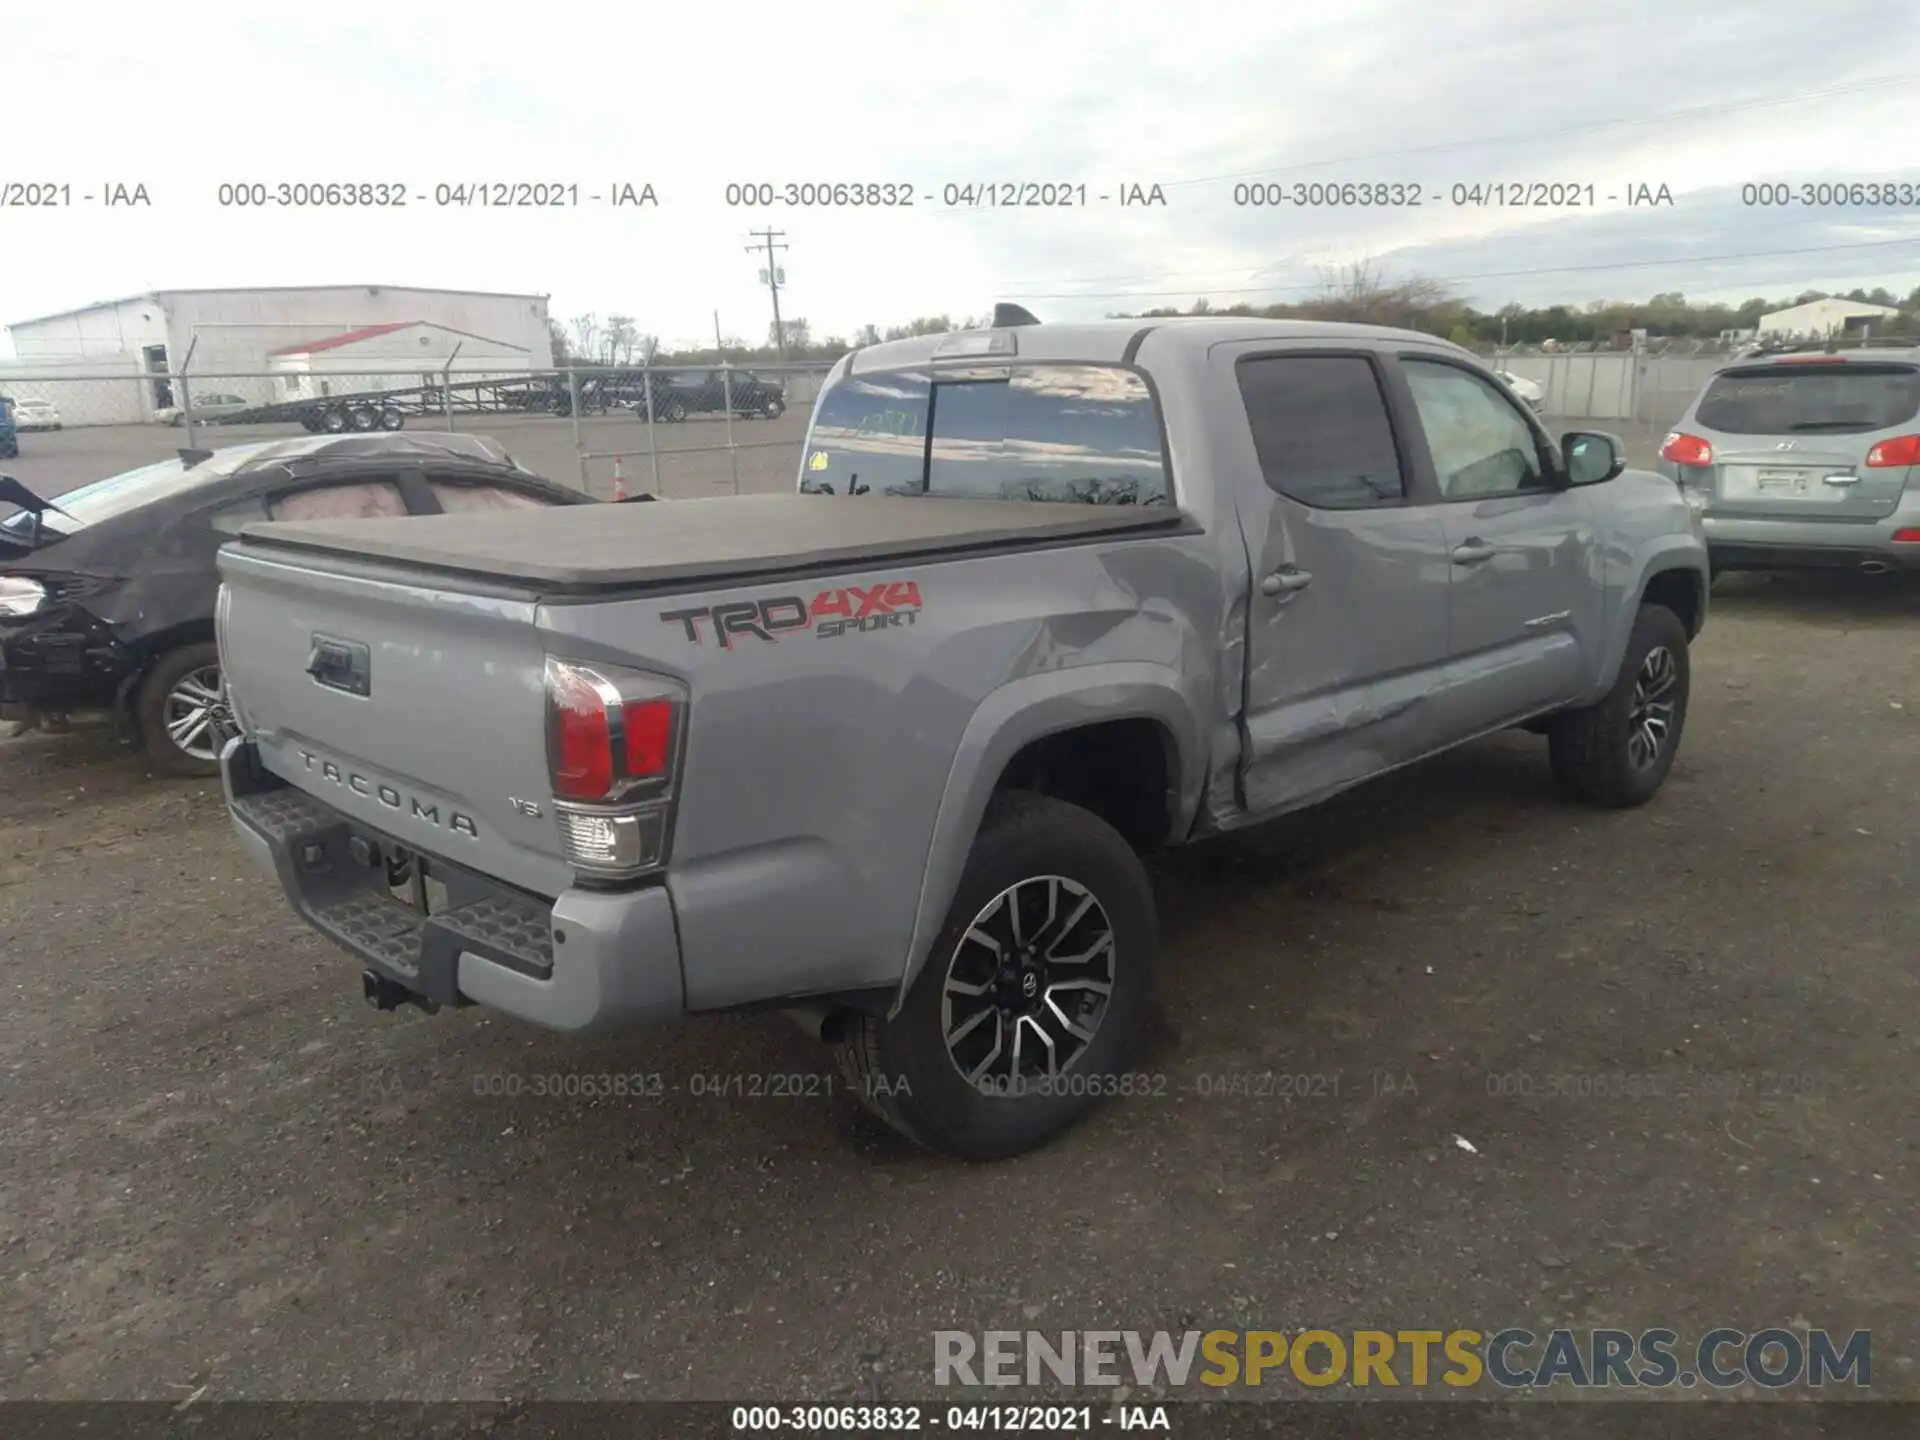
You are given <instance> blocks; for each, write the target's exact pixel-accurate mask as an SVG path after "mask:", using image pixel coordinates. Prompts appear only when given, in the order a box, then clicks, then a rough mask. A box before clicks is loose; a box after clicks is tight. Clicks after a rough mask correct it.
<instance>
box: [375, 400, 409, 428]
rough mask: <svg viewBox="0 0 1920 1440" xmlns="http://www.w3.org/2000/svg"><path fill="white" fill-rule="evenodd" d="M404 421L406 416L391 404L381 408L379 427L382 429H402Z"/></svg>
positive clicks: (405, 421)
mask: <svg viewBox="0 0 1920 1440" xmlns="http://www.w3.org/2000/svg"><path fill="white" fill-rule="evenodd" d="M406 423H407V417H406V416H405V415H403V414H402V413H401V412H400V411H399V410H397V409H395V408H394V407H393V406H391V405H388V406H385V407H383V408H382V409H381V411H380V428H381V429H382V430H399V429H402V428H403V427H404V426H405V425H406Z"/></svg>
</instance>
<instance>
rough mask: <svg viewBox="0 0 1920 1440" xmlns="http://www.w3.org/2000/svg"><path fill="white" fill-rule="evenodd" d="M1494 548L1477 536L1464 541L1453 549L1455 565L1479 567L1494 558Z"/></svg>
mask: <svg viewBox="0 0 1920 1440" xmlns="http://www.w3.org/2000/svg"><path fill="white" fill-rule="evenodd" d="M1494 553H1495V552H1494V548H1493V546H1491V545H1489V544H1488V543H1487V542H1486V541H1484V540H1482V539H1480V538H1478V537H1477V536H1476V537H1475V538H1474V539H1471V540H1463V541H1461V542H1460V543H1459V544H1458V545H1456V546H1454V547H1453V563H1454V564H1456V565H1478V564H1480V562H1481V561H1483V560H1491V559H1492V558H1493V557H1494Z"/></svg>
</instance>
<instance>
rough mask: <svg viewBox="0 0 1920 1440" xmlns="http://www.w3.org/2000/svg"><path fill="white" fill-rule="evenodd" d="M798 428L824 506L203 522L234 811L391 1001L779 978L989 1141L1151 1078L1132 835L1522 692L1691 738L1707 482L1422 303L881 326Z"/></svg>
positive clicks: (808, 1016)
mask: <svg viewBox="0 0 1920 1440" xmlns="http://www.w3.org/2000/svg"><path fill="white" fill-rule="evenodd" d="M929 417H931V419H930V418H929ZM803 455H804V459H803V461H802V465H801V469H800V475H799V477H798V478H799V481H800V488H801V490H802V492H803V493H800V494H792V495H762V496H748V497H744V498H738V497H728V498H723V499H713V500H693V501H682V502H676V503H674V504H672V505H663V506H658V507H655V509H654V511H653V513H649V514H648V515H647V516H646V519H645V521H644V522H642V521H641V520H640V518H639V517H637V516H634V515H631V514H626V513H613V514H601V513H598V512H596V513H593V514H584V513H581V512H579V511H577V510H560V509H554V510H548V511H544V512H541V513H537V514H530V515H524V516H520V515H517V516H512V517H502V516H486V515H465V516H447V517H433V518H427V519H422V520H414V521H408V522H406V523H404V524H400V523H394V522H390V521H383V520H340V521H315V522H309V523H304V524H268V525H252V526H248V527H247V529H246V530H245V531H244V533H243V535H242V538H241V539H240V540H239V541H238V542H237V543H236V544H235V545H233V546H230V547H228V548H227V549H226V550H225V551H223V552H222V555H221V557H220V568H221V574H222V576H223V578H224V582H225V590H224V598H223V600H222V604H221V633H220V643H221V653H222V655H223V657H224V664H225V667H226V673H227V675H228V678H229V681H230V687H231V694H232V700H233V707H234V709H233V713H234V718H235V721H236V724H237V726H238V729H239V735H238V736H237V737H236V738H235V740H234V741H233V742H232V743H231V744H230V745H229V746H228V748H227V749H226V751H225V753H224V764H223V770H224V775H225V784H226V789H227V795H228V801H229V805H230V808H231V811H232V816H233V821H234V826H235V830H236V833H237V834H238V836H239V838H240V840H241V842H242V844H243V845H244V847H245V848H246V850H247V851H248V852H249V853H250V855H251V856H252V857H253V858H254V859H255V860H256V861H257V862H259V863H260V864H261V865H262V866H264V867H265V868H266V869H267V870H268V871H269V872H270V873H273V874H275V875H277V876H278V878H279V880H280V883H281V884H282V886H283V887H284V889H285V891H286V894H287V896H288V899H289V901H290V902H291V904H292V905H293V907H294V908H295V909H296V910H297V911H298V913H300V914H301V915H302V916H304V917H305V918H306V919H307V920H308V921H309V922H310V923H311V924H312V925H313V926H314V927H315V928H316V929H317V930H318V931H319V932H320V933H321V934H323V935H325V936H327V937H328V938H330V939H331V940H333V941H335V942H336V943H337V944H339V945H340V946H342V947H343V948H344V949H346V950H347V951H348V952H349V953H350V954H351V955H352V956H353V957H354V958H355V959H356V960H357V961H358V964H359V966H360V968H361V970H362V986H363V989H364V992H365V994H366V995H367V997H368V999H369V1000H370V1001H372V1002H373V1003H374V1004H375V1005H377V1006H380V1007H382V1008H391V1007H394V1006H397V1005H401V1004H419V1005H423V1006H425V1007H427V1008H430V1009H431V1008H435V1007H438V1006H443V1005H444V1006H453V1005H462V1004H470V1003H477V1004H481V1005H485V1006H491V1007H494V1008H496V1009H499V1010H502V1011H506V1012H509V1013H511V1014H513V1015H516V1016H519V1017H521V1018H522V1019H525V1020H528V1021H532V1022H535V1023H538V1024H542V1025H546V1026H549V1027H552V1028H555V1029H559V1030H586V1029H595V1028H603V1027H610V1026H617V1025H621V1024H625V1023H629V1022H634V1021H639V1020H647V1019H655V1018H660V1017H679V1016H682V1015H684V1014H689V1013H694V1012H719V1011H726V1010H731V1009H735V1008H738V1007H742V1006H773V1007H779V1008H784V1009H787V1010H789V1011H790V1012H792V1013H793V1014H795V1015H796V1016H797V1017H799V1018H802V1019H804V1020H805V1021H806V1023H807V1024H808V1025H809V1027H810V1028H813V1029H814V1030H815V1031H816V1033H818V1034H819V1035H820V1036H821V1037H822V1038H824V1039H828V1040H830V1041H832V1042H833V1043H834V1044H835V1046H836V1047H837V1049H838V1052H839V1055H840V1060H841V1064H842V1066H843V1073H844V1075H845V1076H846V1083H847V1086H848V1089H849V1090H850V1092H851V1093H854V1094H857V1095H859V1096H860V1097H861V1098H862V1099H863V1100H865V1101H867V1102H868V1103H870V1104H871V1105H872V1106H873V1107H874V1108H875V1109H876V1110H878V1111H879V1112H880V1113H881V1114H882V1115H883V1116H884V1117H885V1118H886V1119H887V1120H889V1121H890V1122H891V1123H893V1124H894V1125H896V1126H898V1127H899V1128H900V1129H901V1130H902V1131H903V1132H905V1133H906V1134H908V1135H910V1136H912V1137H914V1138H916V1139H918V1140H920V1141H922V1142H924V1143H926V1144H928V1145H932V1146H935V1147H938V1148H941V1149H944V1150H947V1151H951V1152H953V1153H956V1154H960V1155H965V1156H975V1157H984V1156H994V1155H1005V1154H1011V1153H1014V1152H1018V1151H1021V1150H1025V1149H1027V1148H1030V1147H1032V1146H1034V1145H1036V1144H1038V1143H1040V1142H1041V1141H1043V1140H1045V1139H1046V1138H1047V1137H1048V1136H1050V1135H1052V1134H1054V1133H1056V1132H1057V1131H1059V1130H1060V1129H1061V1128H1063V1127H1064V1126H1065V1125H1067V1124H1068V1123H1070V1122H1071V1121H1072V1120H1073V1119H1074V1118H1075V1117H1076V1116H1077V1115H1078V1114H1079V1113H1080V1112H1081V1111H1083V1110H1084V1109H1085V1108H1086V1107H1087V1106H1088V1105H1089V1104H1091V1103H1093V1101H1094V1099H1095V1098H1096V1097H1097V1096H1100V1095H1107V1094H1115V1093H1122V1092H1123V1090H1124V1089H1126V1088H1129V1086H1130V1082H1129V1081H1128V1079H1127V1074H1128V1072H1127V1066H1128V1063H1129V1060H1130V1056H1131V1054H1132V1048H1133V1043H1134V1041H1135V1039H1136V1036H1137V1034H1138V1032H1139V1030H1140V1028H1141V1025H1142V1021H1143V1017H1144V1014H1145V1008H1146V1004H1147V998H1148V990H1149V983H1150V980H1149V977H1150V975H1151V972H1152V968H1153V963H1154V953H1155V948H1156V945H1157V940H1156V922H1155V918H1154V903H1153V891H1152V887H1151V886H1150V885H1149V883H1148V878H1147V874H1146V872H1145V870H1144V869H1143V868H1142V864H1141V860H1140V855H1141V854H1142V853H1143V852H1145V851H1149V850H1152V849H1154V848H1155V847H1158V846H1162V845H1168V844H1179V843H1183V842H1186V841H1190V840H1194V839H1198V838H1200V837H1202V836H1206V835H1213V834H1218V833H1220V832H1223V831H1231V830H1237V829H1240V828H1241V827H1243V826H1246V825H1249V824H1251V823H1253V822H1256V821H1259V820H1264V819H1266V818H1269V817H1271V816H1275V815H1279V814H1283V813H1285V812H1288V811H1292V810H1296V809H1299V808H1301V807H1303V806H1307V805H1311V804H1313V803H1315V802H1317V801H1319V800H1323V799H1325V798H1326V797H1328V796H1330V795H1333V794H1335V793H1337V792H1339V791H1342V790H1345V789H1347V788H1348V787H1350V786H1352V785H1355V784H1358V783H1359V782H1361V781H1363V780H1365V779H1367V778H1369V777H1371V776H1374V775H1378V774H1380V773H1382V772H1383V771H1387V770H1391V769H1394V768H1396V767H1398V766H1402V765H1406V764H1410V763H1412V762H1414V761H1417V760H1419V759H1421V758H1423V757H1425V756H1428V755H1432V754H1434V753H1435V752H1437V751H1441V750H1445V749H1447V748H1449V747H1451V746H1455V745H1458V744H1461V743H1463V742H1465V741H1468V740H1471V739H1473V738H1474V737H1476V736H1480V735H1484V734H1487V733H1488V732H1490V731H1495V730H1501V729H1505V728H1508V727H1519V726H1524V727H1529V728H1533V729H1535V730H1539V731H1544V732H1545V734H1546V735H1547V736H1548V749H1549V753H1550V755H1551V763H1552V768H1553V770H1554V772H1555V774H1556V775H1557V777H1558V779H1559V781H1560V783H1561V785H1562V786H1563V787H1564V788H1565V790H1566V792H1567V793H1568V794H1569V795H1570V796H1573V797H1575V798H1578V799H1580V800H1584V801H1587V802H1591V803H1594V804H1597V805H1602V806H1612V807H1631V806H1635V805H1638V804H1640V803H1641V802H1644V801H1645V800H1647V799H1648V798H1649V797H1651V796H1652V795H1653V794H1654V792H1655V791H1656V790H1658V789H1659V787H1660V785H1661V782H1662V780H1663V779H1664V778H1665V776H1666V774H1667V772H1668V769H1669V767H1670V766H1671V765H1672V764H1673V760H1674V754H1675V751H1676V749H1677V747H1678V745H1679V743H1680V737H1681V731H1682V727H1683V725H1684V723H1685V720H1686V714H1687V703H1688V683H1689V682H1688V674H1689V671H1688V646H1689V642H1690V640H1691V639H1692V638H1693V637H1694V636H1696V635H1697V634H1698V633H1699V632H1700V629H1701V626H1702V625H1703V624H1704V622H1705V619H1706V614H1707V561H1706V547H1705V543H1704V540H1703V537H1702V535H1701V531H1700V527H1699V522H1698V520H1697V518H1696V516H1695V514H1694V512H1693V510H1692V509H1691V508H1690V507H1689V506H1688V505H1687V504H1686V503H1685V502H1684V501H1683V500H1682V498H1681V496H1680V494H1679V492H1678V491H1677V490H1676V489H1675V487H1674V486H1673V485H1672V484H1671V483H1670V482H1668V481H1666V480H1664V479H1662V478H1661V477H1660V476H1658V475H1654V474H1650V473H1646V472H1634V471H1629V470H1626V469H1625V464H1624V460H1623V458H1622V450H1621V446H1620V442H1618V441H1617V440H1615V439H1614V438H1613V437H1611V436H1607V435H1603V434H1597V433H1580V432H1576V433H1572V434H1568V435H1564V436H1562V437H1560V439H1559V440H1558V441H1556V440H1554V439H1553V438H1552V437H1550V436H1549V435H1548V434H1547V433H1546V432H1545V430H1544V429H1542V427H1541V425H1540V423H1539V422H1538V420H1537V419H1536V418H1535V417H1534V416H1533V415H1532V414H1531V413H1530V412H1529V411H1528V410H1527V409H1526V407H1525V406H1524V405H1522V404H1520V403H1519V402H1518V401H1517V400H1516V399H1515V398H1514V396H1513V395H1512V393H1511V392H1510V391H1509V390H1508V389H1507V387H1506V386H1504V385H1503V384H1501V383H1500V382H1499V381H1498V380H1497V379H1495V378H1494V376H1493V374H1492V372H1491V371H1489V370H1487V369H1486V368H1485V367H1484V366H1483V365H1482V364H1480V362H1478V361H1477V360H1476V359H1475V358H1474V357H1473V356H1472V355H1471V354H1470V353H1469V352H1467V351H1466V350H1463V349H1461V348H1459V347H1457V346H1454V345H1451V344H1448V343H1447V342H1445V341H1441V340H1436V339H1434V338H1432V337H1429V336H1426V335H1420V334H1415V333H1413V332H1410V331H1397V330H1382V329H1376V328H1371V327H1365V326H1343V325H1327V324H1303V323H1288V322H1285V321H1259V320H1225V319H1211V320H1187V321H1181V322H1176V323H1169V324H1154V323H1142V322H1139V321H1131V322H1126V323H1113V322H1106V323H1096V324H1090V325H1081V326H1058V327H1055V326H1045V325H1034V326H1023V327H1017V328H1008V329H1001V330H994V331H981V332H970V333H962V334H958V335H947V336H928V337H923V338H920V339H914V340H903V341H899V342H896V343H891V344H883V345H877V346H871V347H868V348H866V349H863V350H860V351H859V352H857V353H856V354H854V355H852V356H849V357H846V358H844V359H842V360H841V361H840V363H839V364H838V365H836V366H835V367H834V369H833V372H832V373H831V375H830V376H829V377H828V380H827V383H826V386H825V389H824V392H823V394H822V395H821V397H820V399H819V400H818V402H817V404H816V408H815V410H814V413H813V417H812V423H811V426H810V431H809V435H808V439H807V441H806V445H805V449H804V451H803ZM1175 457H1177V463H1176V459H1175ZM429 658H430V663H428V660H429ZM1623 833H1624V832H1623ZM1622 843H1626V842H1625V841H1623V842H1622ZM423 876H424V877H427V878H428V879H433V878H434V877H437V880H438V883H439V884H440V885H441V886H442V887H443V888H442V889H441V890H440V891H437V892H436V891H432V890H431V889H430V887H428V886H426V885H425V884H423V883H421V879H422V877H423ZM396 878H401V879H405V880H406V882H407V888H406V896H407V898H404V899H403V898H400V897H399V896H398V895H397V894H396V893H395V890H394V882H395V881H396Z"/></svg>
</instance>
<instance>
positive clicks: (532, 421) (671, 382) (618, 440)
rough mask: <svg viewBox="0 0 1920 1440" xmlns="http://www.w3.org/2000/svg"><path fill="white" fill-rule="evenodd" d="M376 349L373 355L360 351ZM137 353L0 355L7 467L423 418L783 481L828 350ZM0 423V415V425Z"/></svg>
mask: <svg viewBox="0 0 1920 1440" xmlns="http://www.w3.org/2000/svg"><path fill="white" fill-rule="evenodd" d="M374 363H376V364H377V363H379V362H374ZM500 363H501V362H500V361H498V360H491V361H475V362H472V363H470V364H468V365H466V366H462V365H461V364H460V363H459V359H458V357H457V356H456V357H455V358H454V359H453V360H452V361H449V362H447V363H444V364H441V365H439V366H438V367H437V368H434V369H412V370H405V371H396V368H395V365H394V362H392V361H389V362H387V364H386V368H384V369H382V370H378V371H376V370H373V369H369V368H365V366H366V362H365V361H362V362H360V365H361V367H362V368H356V369H348V368H344V367H342V368H329V367H325V366H322V365H319V364H316V363H312V361H309V363H307V364H304V365H300V366H288V367H284V368H277V369H266V370H260V369H230V370H221V371H214V370H206V371H201V370H197V369H195V370H190V371H188V372H187V373H179V372H169V371H164V370H157V369H155V370H148V369H142V368H141V366H140V364H139V362H138V361H137V360H130V361H122V362H120V363H115V362H112V361H103V360H100V359H90V360H86V361H76V362H74V363H73V364H71V365H58V364H50V363H48V362H46V361H36V362H33V363H32V364H14V365H4V364H0V399H3V400H4V401H5V402H6V408H7V409H9V410H10V411H11V413H12V419H13V426H14V429H15V431H16V434H15V436H14V439H13V441H12V442H11V446H12V448H14V449H17V452H18V453H17V454H14V455H8V454H7V453H6V452H7V449H8V448H9V446H8V443H7V442H6V441H5V440H4V439H0V458H3V459H4V460H5V464H6V468H7V472H8V473H10V474H13V475H15V476H17V477H18V478H19V479H21V480H22V481H24V482H25V483H26V484H27V485H28V486H29V487H31V488H34V489H36V490H38V491H39V492H40V493H42V494H44V495H47V496H49V497H52V496H54V495H57V494H59V493H60V492H62V491H64V490H68V489H72V488H73V487H74V486H76V485H80V484H85V483H87V482H88V481H91V480H98V479H103V478H105V477H107V476H110V475H114V474H118V473H120V472H121V471H125V470H130V469H134V468H136V467H138V466H140V465H144V464H150V463H153V462H155V461H159V460H167V459H171V458H173V457H174V455H175V454H177V453H178V451H179V450H180V449H182V448H198V449H218V448H221V447H224V446H228V445H239V444H248V443H257V442H261V441H270V440H277V439H287V438H293V437H297V436H300V435H303V434H315V435H337V434H353V433H361V432H373V431H381V430H388V431H391V430H402V429H421V428H427V429H435V430H454V431H465V432H468V433H473V434H484V435H489V436H492V437H493V438H494V439H496V440H498V441H499V442H500V443H501V444H502V445H503V446H505V447H506V449H507V450H508V452H509V453H510V454H512V455H513V457H514V458H515V459H516V460H518V461H519V462H520V463H521V464H522V465H524V466H526V467H527V468H528V469H531V470H535V471H538V472H539V473H541V474H543V475H546V476H548V477H550V478H552V479H555V480H559V481H561V482H562V483H566V484H574V485H578V486H580V487H581V488H583V489H585V490H588V491H589V492H590V493H592V494H595V495H598V496H601V497H602V498H611V497H613V496H614V495H615V494H616V492H619V491H624V492H625V493H627V494H634V493H638V492H640V491H648V492H651V493H654V494H658V495H663V496H668V497H671V498H676V499H679V498H692V497H695V496H702V495H726V494H745V493H753V492H756V491H775V490H784V489H788V488H790V487H791V486H792V485H793V484H794V481H795V477H796V476H797V475H798V474H799V465H800V447H801V443H802V442H803V440H804V439H805V436H806V425H807V419H808V416H809V415H810V414H811V412H812V409H813V402H814V399H815V397H816V396H817V395H818V393H819V389H820V385H821V382H822V381H823V380H824V378H825V376H826V374H827V371H828V370H829V369H830V368H831V362H828V361H818V362H807V363H801V364H785V365H781V364H769V365H760V364H754V365H731V364H718V365H703V366H674V365H663V364H657V363H656V364H653V365H635V366H575V367H570V368H564V369H551V370H524V369H522V370H503V369H501V368H500ZM0 428H3V427H0Z"/></svg>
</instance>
